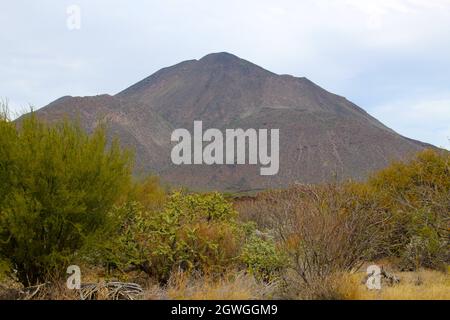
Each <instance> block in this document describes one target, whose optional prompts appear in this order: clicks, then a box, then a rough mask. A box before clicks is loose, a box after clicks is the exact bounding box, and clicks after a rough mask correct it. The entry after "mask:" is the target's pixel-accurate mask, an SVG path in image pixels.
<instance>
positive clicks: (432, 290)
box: [338, 270, 450, 300]
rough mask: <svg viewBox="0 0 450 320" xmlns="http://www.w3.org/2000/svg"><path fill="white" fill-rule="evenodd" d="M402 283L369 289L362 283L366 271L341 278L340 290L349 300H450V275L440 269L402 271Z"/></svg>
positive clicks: (400, 274)
mask: <svg viewBox="0 0 450 320" xmlns="http://www.w3.org/2000/svg"><path fill="white" fill-rule="evenodd" d="M398 275H399V277H400V284H397V285H393V286H387V285H383V286H382V289H381V290H369V289H367V287H366V286H365V284H362V283H361V279H362V278H363V277H364V273H356V274H352V275H346V276H343V277H342V278H341V281H340V285H339V287H338V292H339V294H340V296H341V297H342V298H343V299H347V300H450V275H449V273H448V272H447V273H443V272H439V271H431V270H421V271H419V272H401V273H399V274H398Z"/></svg>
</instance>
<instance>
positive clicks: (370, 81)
mask: <svg viewBox="0 0 450 320" xmlns="http://www.w3.org/2000/svg"><path fill="white" fill-rule="evenodd" d="M73 6H75V8H78V9H79V10H80V11H79V12H80V19H79V20H77V19H75V20H74V16H75V17H76V15H74V11H71V10H70V9H71V8H73ZM68 9H69V11H68ZM74 21H75V22H77V21H79V25H77V26H79V28H73V26H74V24H73V23H74ZM0 22H1V25H2V28H1V29H0V44H1V50H0V98H1V99H2V100H6V99H7V100H8V103H9V105H10V108H11V109H12V110H13V111H14V112H19V113H20V112H23V111H24V110H28V109H29V106H33V108H34V109H38V108H40V107H43V106H45V105H46V104H48V103H50V102H51V101H53V100H55V99H57V98H59V97H61V96H65V95H72V96H87V95H96V94H103V93H108V94H115V93H117V92H119V91H121V90H123V89H125V88H126V87H128V86H130V85H132V84H134V83H135V82H137V81H139V80H141V79H143V78H145V77H147V76H149V75H150V74H152V73H154V72H155V71H157V70H159V69H161V68H163V67H167V66H170V65H173V64H175V63H178V62H180V61H184V60H190V59H199V58H201V57H202V56H204V55H206V54H208V53H212V52H222V51H226V52H230V53H233V54H235V55H237V56H239V57H241V58H244V59H246V60H249V61H251V62H253V63H256V64H258V65H260V66H262V67H264V68H266V69H268V70H270V71H273V72H276V73H279V74H291V75H294V76H299V77H307V78H308V79H310V80H312V81H313V82H315V83H317V84H318V85H320V86H321V87H323V88H325V89H327V90H328V91H331V92H333V93H336V94H339V95H342V96H345V97H346V98H347V99H349V100H351V101H353V102H354V103H356V104H358V105H359V106H360V107H362V108H364V109H365V110H366V111H367V112H369V113H370V114H371V115H373V116H375V117H376V118H378V119H379V120H380V121H382V122H383V123H384V124H386V125H387V126H388V127H390V128H392V129H394V130H395V131H397V132H398V133H400V134H402V135H405V136H407V137H410V138H414V139H418V140H421V141H425V142H428V143H432V144H434V145H436V146H440V147H444V148H447V149H450V0H289V1H288V0H284V1H283V0H281V1H266V0H246V1H235V0H226V1H218V0H197V1H195V0H161V1H149V0H145V1H144V0H142V1H140V0H134V1H126V0H79V1H77V0H72V1H66V0H39V1H31V0H15V1H2V2H1V3H0Z"/></svg>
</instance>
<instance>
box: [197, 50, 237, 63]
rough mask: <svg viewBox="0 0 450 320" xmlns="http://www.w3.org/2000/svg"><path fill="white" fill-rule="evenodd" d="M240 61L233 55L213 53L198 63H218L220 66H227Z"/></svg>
mask: <svg viewBox="0 0 450 320" xmlns="http://www.w3.org/2000/svg"><path fill="white" fill-rule="evenodd" d="M241 60H242V59H241V58H239V57H237V56H235V55H234V54H231V53H228V52H215V53H210V54H207V55H206V56H204V57H203V58H201V59H200V60H199V61H200V62H207V63H220V64H229V63H233V62H240V61H241Z"/></svg>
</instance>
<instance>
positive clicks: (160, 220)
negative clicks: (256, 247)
mask: <svg viewBox="0 0 450 320" xmlns="http://www.w3.org/2000/svg"><path fill="white" fill-rule="evenodd" d="M115 210H116V211H119V212H120V213H119V214H117V213H115V214H114V216H116V217H119V216H122V217H124V216H125V217H126V218H125V219H124V220H123V223H122V225H121V226H119V229H118V233H119V236H118V237H117V238H115V239H112V241H111V242H110V243H109V245H108V246H107V250H105V247H103V250H102V251H103V252H106V253H107V255H105V254H103V257H106V258H107V260H108V261H109V262H110V263H112V264H114V265H116V266H118V267H119V268H121V269H125V268H127V267H129V266H133V265H134V266H137V267H139V268H140V269H141V270H143V271H145V272H146V273H147V274H149V275H150V276H152V277H154V278H156V279H158V280H160V281H163V282H164V281H167V280H168V278H169V275H170V273H171V271H173V270H176V269H182V270H184V271H186V272H191V271H200V272H203V273H206V272H210V273H211V272H212V273H217V272H218V273H220V272H223V271H225V269H226V268H227V267H229V266H231V265H232V264H234V263H235V261H236V259H237V257H238V255H239V249H240V246H241V243H242V241H243V239H244V237H245V230H244V228H243V227H241V226H240V225H239V224H238V223H237V221H236V219H235V218H236V214H237V212H236V211H235V210H234V209H233V208H232V205H231V204H230V203H229V202H227V201H226V200H225V199H224V197H223V196H222V195H221V194H219V193H211V194H183V193H181V192H175V193H173V194H172V195H171V196H170V197H169V199H168V200H167V203H166V205H165V208H164V210H162V211H161V212H150V211H146V210H144V208H143V207H142V206H141V205H139V204H137V203H132V204H129V203H128V204H124V205H123V206H122V207H117V208H115Z"/></svg>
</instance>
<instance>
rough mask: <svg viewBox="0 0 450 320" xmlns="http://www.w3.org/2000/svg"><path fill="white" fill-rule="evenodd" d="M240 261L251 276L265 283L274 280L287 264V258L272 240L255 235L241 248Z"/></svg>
mask: <svg viewBox="0 0 450 320" xmlns="http://www.w3.org/2000/svg"><path fill="white" fill-rule="evenodd" d="M241 260H242V262H243V263H244V264H245V265H246V266H247V270H248V271H249V272H250V273H251V274H253V275H254V276H255V277H256V278H257V279H259V280H263V281H265V282H271V281H273V280H276V279H277V278H278V277H279V275H280V272H281V270H282V269H283V268H284V267H285V266H286V264H287V258H286V257H285V255H284V254H283V252H281V250H280V249H279V248H278V247H277V246H276V244H275V242H274V241H273V240H271V239H267V240H264V239H261V238H260V237H257V236H256V235H253V236H252V237H250V239H249V240H248V241H247V243H246V244H245V245H244V246H243V248H242V253H241Z"/></svg>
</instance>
